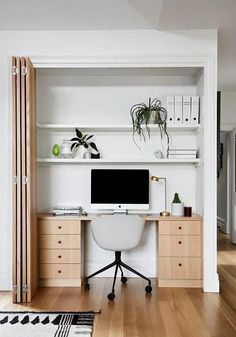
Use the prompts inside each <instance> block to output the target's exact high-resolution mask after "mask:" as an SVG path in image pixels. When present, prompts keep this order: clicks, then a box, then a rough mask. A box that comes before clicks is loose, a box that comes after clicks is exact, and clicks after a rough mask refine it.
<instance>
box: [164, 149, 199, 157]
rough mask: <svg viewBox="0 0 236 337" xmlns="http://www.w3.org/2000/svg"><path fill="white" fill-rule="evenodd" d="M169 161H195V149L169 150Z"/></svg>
mask: <svg viewBox="0 0 236 337" xmlns="http://www.w3.org/2000/svg"><path fill="white" fill-rule="evenodd" d="M168 158H169V159H195V158H197V150H196V149H169V155H168Z"/></svg>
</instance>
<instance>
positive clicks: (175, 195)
mask: <svg viewBox="0 0 236 337" xmlns="http://www.w3.org/2000/svg"><path fill="white" fill-rule="evenodd" d="M172 203H173V204H181V200H180V198H179V194H178V193H175V194H174V199H173V201H172Z"/></svg>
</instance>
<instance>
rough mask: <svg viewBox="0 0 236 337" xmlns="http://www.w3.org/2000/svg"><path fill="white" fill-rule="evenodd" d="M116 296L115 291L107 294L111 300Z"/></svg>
mask: <svg viewBox="0 0 236 337" xmlns="http://www.w3.org/2000/svg"><path fill="white" fill-rule="evenodd" d="M115 297H116V296H115V293H110V294H108V295H107V298H108V299H109V301H113V300H114V298H115Z"/></svg>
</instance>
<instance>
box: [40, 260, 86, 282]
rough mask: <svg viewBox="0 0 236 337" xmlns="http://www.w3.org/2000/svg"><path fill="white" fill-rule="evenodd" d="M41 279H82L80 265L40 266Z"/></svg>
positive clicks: (58, 264) (57, 264)
mask: <svg viewBox="0 0 236 337" xmlns="http://www.w3.org/2000/svg"><path fill="white" fill-rule="evenodd" d="M39 277H40V278H52V279H77V278H80V277H81V275H80V264H60V263H55V264H40V265H39Z"/></svg>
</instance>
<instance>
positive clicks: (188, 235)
mask: <svg viewBox="0 0 236 337" xmlns="http://www.w3.org/2000/svg"><path fill="white" fill-rule="evenodd" d="M157 230H158V238H159V241H158V242H159V244H158V253H159V255H158V262H159V263H158V271H159V273H158V278H159V286H160V287H202V221H200V220H194V219H192V218H189V219H186V218H183V220H181V219H180V218H178V219H176V220H174V219H173V218H172V219H171V220H165V221H161V220H160V221H159V226H158V229H157Z"/></svg>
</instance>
